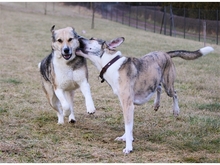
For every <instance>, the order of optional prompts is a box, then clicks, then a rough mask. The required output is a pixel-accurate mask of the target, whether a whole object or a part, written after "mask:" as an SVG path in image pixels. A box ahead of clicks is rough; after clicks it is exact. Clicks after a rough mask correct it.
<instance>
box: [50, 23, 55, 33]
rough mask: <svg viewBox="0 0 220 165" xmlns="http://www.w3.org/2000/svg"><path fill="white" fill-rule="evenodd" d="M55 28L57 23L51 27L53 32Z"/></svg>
mask: <svg viewBox="0 0 220 165" xmlns="http://www.w3.org/2000/svg"><path fill="white" fill-rule="evenodd" d="M54 28H55V25H53V26H52V27H51V29H50V31H51V33H53V32H54Z"/></svg>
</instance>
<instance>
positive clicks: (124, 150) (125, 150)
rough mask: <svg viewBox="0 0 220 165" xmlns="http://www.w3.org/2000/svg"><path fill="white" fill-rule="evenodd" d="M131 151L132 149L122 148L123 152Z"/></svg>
mask: <svg viewBox="0 0 220 165" xmlns="http://www.w3.org/2000/svg"><path fill="white" fill-rule="evenodd" d="M132 151H133V150H132V149H127V148H125V149H123V152H124V154H129V153H131V152H132Z"/></svg>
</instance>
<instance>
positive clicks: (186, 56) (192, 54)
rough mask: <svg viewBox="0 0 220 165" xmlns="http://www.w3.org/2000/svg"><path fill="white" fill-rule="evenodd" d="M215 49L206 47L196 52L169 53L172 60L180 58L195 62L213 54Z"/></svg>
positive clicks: (176, 51) (177, 51)
mask: <svg viewBox="0 0 220 165" xmlns="http://www.w3.org/2000/svg"><path fill="white" fill-rule="evenodd" d="M213 50H214V49H213V48H212V47H211V46H206V47H204V48H201V49H199V50H196V51H187V50H174V51H170V52H167V54H169V55H170V57H171V58H174V57H180V58H182V59H184V60H195V59H197V58H199V57H201V56H205V55H206V54H208V53H211V52H212V51H213Z"/></svg>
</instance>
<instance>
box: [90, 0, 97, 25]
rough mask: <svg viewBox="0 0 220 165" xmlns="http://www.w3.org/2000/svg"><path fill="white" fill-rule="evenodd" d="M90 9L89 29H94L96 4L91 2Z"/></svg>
mask: <svg viewBox="0 0 220 165" xmlns="http://www.w3.org/2000/svg"><path fill="white" fill-rule="evenodd" d="M91 8H92V26H91V29H94V27H95V22H94V21H95V10H96V3H95V2H91Z"/></svg>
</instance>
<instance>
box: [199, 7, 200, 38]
mask: <svg viewBox="0 0 220 165" xmlns="http://www.w3.org/2000/svg"><path fill="white" fill-rule="evenodd" d="M199 42H200V8H199Z"/></svg>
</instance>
